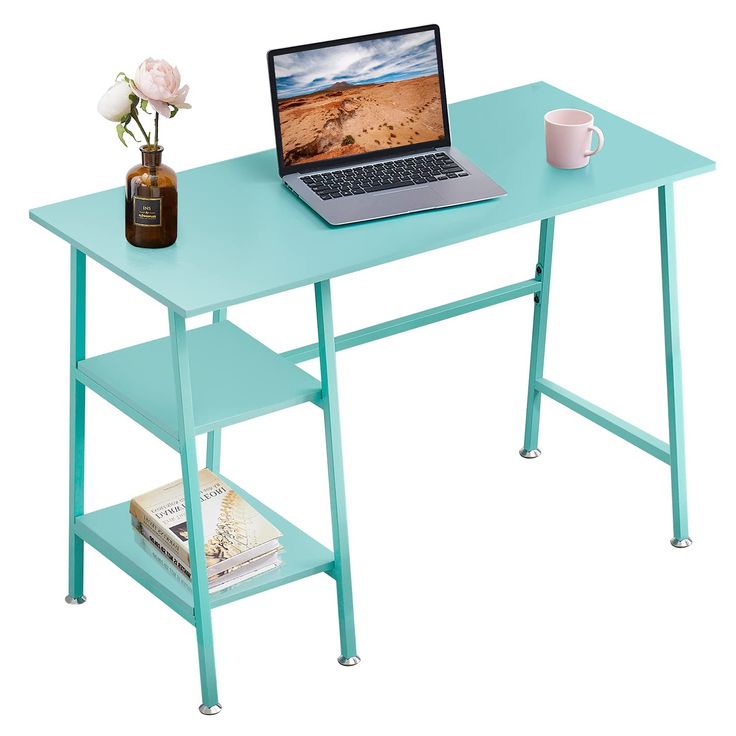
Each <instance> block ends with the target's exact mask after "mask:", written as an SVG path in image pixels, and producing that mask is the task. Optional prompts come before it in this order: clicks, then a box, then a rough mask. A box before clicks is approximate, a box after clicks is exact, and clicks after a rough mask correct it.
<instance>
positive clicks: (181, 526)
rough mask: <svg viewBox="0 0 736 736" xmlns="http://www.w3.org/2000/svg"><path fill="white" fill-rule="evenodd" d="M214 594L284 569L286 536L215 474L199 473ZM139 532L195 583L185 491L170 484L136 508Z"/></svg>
mask: <svg viewBox="0 0 736 736" xmlns="http://www.w3.org/2000/svg"><path fill="white" fill-rule="evenodd" d="M199 487H200V499H201V501H202V522H203V527H204V543H205V544H204V551H205V560H206V564H207V578H208V583H209V589H210V592H213V591H216V590H222V589H223V588H227V587H229V586H231V585H234V584H235V583H240V582H242V581H243V580H246V579H248V578H251V577H253V576H254V575H259V574H260V573H263V572H266V571H267V570H273V569H274V568H275V567H277V566H278V565H280V564H281V560H280V559H279V552H280V551H281V550H282V549H283V547H281V545H280V543H279V537H281V532H280V531H279V530H278V529H277V528H276V527H275V526H274V525H273V524H271V522H270V521H268V520H267V519H265V518H264V517H263V516H261V514H259V513H258V512H257V511H256V510H255V509H254V508H253V507H252V506H251V505H250V504H249V503H247V502H246V501H245V499H244V498H243V497H242V496H241V495H240V494H239V493H237V492H236V491H234V490H233V489H232V488H230V487H229V486H228V485H227V484H226V483H223V481H222V480H220V478H218V477H217V476H216V475H215V474H214V473H213V472H212V471H211V470H207V469H204V470H201V471H200V473H199ZM130 514H131V520H132V522H133V528H134V529H135V530H136V531H137V532H138V533H139V534H140V535H141V536H142V538H143V540H144V545H145V546H146V548H147V549H148V550H149V551H150V552H151V554H153V555H154V556H155V557H157V558H158V559H159V560H160V561H161V562H162V563H163V564H165V565H168V566H169V567H170V568H171V569H172V571H176V572H178V574H179V575H180V576H182V577H184V578H186V580H188V581H189V582H191V577H192V574H191V567H190V561H189V545H188V538H189V537H188V533H187V519H186V511H185V507H184V486H183V484H182V482H181V480H177V481H174V482H173V483H168V484H167V485H165V486H161V488H157V489H155V490H153V491H149V492H148V493H144V494H143V495H141V496H136V497H135V498H134V499H133V500H132V501H131V502H130Z"/></svg>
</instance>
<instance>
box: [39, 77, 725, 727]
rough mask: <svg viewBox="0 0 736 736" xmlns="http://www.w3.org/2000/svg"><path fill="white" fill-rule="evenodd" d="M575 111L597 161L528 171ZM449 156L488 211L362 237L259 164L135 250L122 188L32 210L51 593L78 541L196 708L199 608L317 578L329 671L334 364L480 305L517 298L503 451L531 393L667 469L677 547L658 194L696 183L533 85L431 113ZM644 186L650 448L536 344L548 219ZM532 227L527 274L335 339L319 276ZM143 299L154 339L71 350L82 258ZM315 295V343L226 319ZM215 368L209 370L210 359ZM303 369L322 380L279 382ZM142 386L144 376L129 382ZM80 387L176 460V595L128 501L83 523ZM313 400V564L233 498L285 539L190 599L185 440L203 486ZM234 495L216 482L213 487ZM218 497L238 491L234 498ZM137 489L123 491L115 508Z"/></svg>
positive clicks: (342, 616) (549, 239)
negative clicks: (485, 195)
mask: <svg viewBox="0 0 736 736" xmlns="http://www.w3.org/2000/svg"><path fill="white" fill-rule="evenodd" d="M559 107H582V108H585V109H587V110H590V111H592V112H593V113H594V114H595V117H596V122H597V123H598V124H599V125H600V126H601V128H602V129H603V130H604V131H605V133H606V149H605V151H604V152H603V154H602V155H600V156H597V157H596V158H595V159H594V160H593V161H592V162H591V165H590V166H589V167H588V168H586V169H582V170H579V171H559V170H557V169H554V168H552V167H550V166H548V165H547V163H546V161H545V154H544V136H543V126H542V118H543V115H544V113H545V112H547V111H548V110H551V109H554V108H559ZM450 117H451V122H452V132H453V138H454V142H455V143H456V145H457V146H458V147H459V148H460V149H461V150H462V151H464V152H465V153H466V154H467V155H468V156H470V158H471V159H472V160H473V161H474V162H476V163H477V164H478V165H479V166H480V167H481V168H483V169H485V170H486V171H488V172H489V173H490V174H491V175H492V176H493V177H494V178H495V179H497V180H498V181H499V182H500V183H501V184H502V185H503V186H504V187H505V188H506V189H507V190H508V192H509V196H508V197H506V198H503V199H499V200H495V201H491V202H482V203H478V204H473V205H467V206H464V207H457V208H454V209H446V210H437V211H434V212H426V213H420V214H415V215H408V216H404V217H398V218H393V219H387V220H380V221H377V222H372V223H361V224H356V225H349V226H346V227H340V228H332V227H330V226H328V225H326V224H325V223H324V222H323V221H322V220H321V219H320V218H318V217H317V216H316V215H315V214H314V213H312V212H311V210H309V209H308V208H307V207H305V206H304V205H303V204H301V203H300V202H299V201H298V200H297V199H296V198H295V197H294V196H293V195H292V194H291V193H290V192H288V191H287V190H286V189H285V188H284V187H283V186H281V185H280V183H279V180H278V177H277V174H276V161H275V154H274V152H273V151H264V152H261V153H257V154H254V155H251V156H244V157H242V158H236V159H232V160H230V161H224V162H221V163H217V164H212V165H210V166H203V167H201V168H198V169H192V170H190V171H185V172H183V173H182V174H181V175H180V177H179V182H180V186H179V190H180V195H179V196H180V226H179V231H180V235H179V240H178V241H177V243H176V245H175V246H173V247H171V248H168V249H164V250H160V251H146V250H140V249H137V248H133V247H131V246H129V245H128V244H127V243H126V241H125V238H124V234H123V231H124V228H123V206H122V200H123V192H122V188H117V189H111V190H109V191H105V192H99V193H97V194H92V195H89V196H87V197H80V198H79V199H73V200H70V201H67V202H61V203H58V204H52V205H48V206H46V207H39V208H37V209H34V210H31V213H30V216H31V218H32V219H33V220H35V221H36V222H37V223H39V224H40V225H43V226H44V227H45V228H47V229H48V230H50V231H51V232H53V233H55V234H56V235H58V236H59V237H61V238H63V239H64V240H65V241H67V242H68V243H70V244H71V315H70V316H71V321H70V323H71V373H70V396H71V413H70V478H69V595H68V596H67V601H68V602H70V603H82V602H83V601H84V600H85V598H84V593H83V553H84V543H85V542H86V543H87V544H89V545H91V546H92V547H95V548H96V549H97V550H98V551H99V552H101V553H102V554H103V555H105V556H106V557H108V558H109V559H110V560H111V561H112V562H113V563H114V564H116V565H117V566H118V567H120V568H121V569H123V570H124V571H125V572H127V573H128V574H129V575H130V576H131V577H133V578H134V579H135V580H137V581H138V582H139V583H141V584H142V585H144V586H145V587H146V588H147V589H148V590H150V591H151V592H152V593H153V594H154V595H156V596H157V597H158V598H160V599H161V600H162V601H163V602H164V603H166V604H167V605H169V606H170V607H171V608H172V609H173V610H175V611H176V612H177V613H179V614H180V615H181V616H183V617H184V618H185V619H187V620H188V621H190V622H191V623H192V624H194V626H195V629H196V632H197V644H198V648H199V660H200V681H201V688H202V706H201V707H200V710H202V712H204V713H208V714H209V713H214V712H217V711H219V703H218V697H217V683H216V677H215V659H214V649H213V637H212V622H211V609H212V608H214V607H216V606H220V605H224V604H226V603H231V602H233V601H235V600H237V599H240V598H244V597H246V596H250V595H253V594H255V593H260V592H262V591H264V590H267V589H269V588H273V587H275V586H278V585H283V584H284V583H289V582H291V581H293V580H297V579H299V578H303V577H306V576H308V575H313V574H316V573H322V572H324V573H327V574H328V575H330V576H331V577H332V578H334V580H335V583H336V589H337V605H338V614H339V616H338V617H339V624H340V647H341V655H340V658H339V660H338V661H339V662H340V663H341V664H344V665H351V664H356V663H357V662H358V661H359V659H358V656H357V650H356V644H355V630H354V620H353V603H352V588H351V580H350V558H349V551H348V533H347V516H346V509H345V489H344V481H343V466H342V452H341V437H340V416H339V410H338V396H337V374H336V364H335V353H336V351H337V350H342V349H346V348H349V347H352V346H355V345H360V344H363V343H366V342H369V341H372V340H377V339H380V338H382V337H387V336H389V335H394V334H397V333H399V332H403V331H406V330H411V329H414V328H416V327H421V326H422V325H427V324H431V323H433V322H437V321H439V320H443V319H447V318H449V317H453V316H455V315H459V314H463V313H466V312H469V311H473V310H476V309H480V308H483V307H486V306H490V305H492V304H498V303H500V302H504V301H507V300H509V299H515V298H517V297H522V296H529V297H532V298H533V299H534V303H535V306H534V322H533V325H532V347H531V361H530V363H531V364H530V372H529V390H528V400H527V407H526V430H525V434H524V443H523V447H522V449H521V455H522V456H523V457H525V458H533V457H536V456H538V455H539V449H538V443H537V439H538V434H539V410H540V403H541V397H542V395H545V396H547V397H549V398H552V399H554V400H555V401H558V402H560V403H562V404H564V405H565V406H567V407H569V408H570V409H572V410H573V411H575V412H578V413H579V414H581V415H583V416H585V417H587V418H588V419H590V420H591V421H593V422H595V423H597V424H599V425H600V426H602V427H605V428H606V429H608V430H610V431H611V432H613V433H614V434H616V435H618V436H619V437H621V438H623V439H625V440H627V441H628V442H630V443H632V444H633V445H635V446H637V447H639V448H640V449H642V450H644V451H645V452H648V453H649V454H650V455H652V456H654V457H655V458H657V459H658V460H661V461H662V462H664V463H667V464H668V465H669V466H670V468H671V482H672V510H673V522H674V535H673V539H672V544H673V545H674V546H676V547H685V546H688V545H689V544H690V539H689V537H688V527H687V503H686V492H685V454H684V445H683V439H682V429H683V418H682V397H681V379H680V349H679V336H678V317H677V286H676V271H675V240H674V237H675V232H674V210H673V191H672V190H673V183H674V182H675V181H677V180H678V179H683V178H685V177H688V176H693V175H695V174H700V173H704V172H706V171H710V170H712V169H713V168H714V163H713V162H712V161H710V160H708V159H706V158H703V157H702V156H699V155H697V154H696V153H693V152H692V151H688V150H686V149H684V148H681V147H680V146H677V145H675V144H674V143H671V142H669V141H667V140H664V139H663V138H660V137H658V136H656V135H654V134H653V133H650V132H648V131H646V130H643V129H641V128H639V127H637V126H636V125H633V124H631V123H629V122H627V121H625V120H622V119H621V118H618V117H616V116H615V115H612V114H611V113H608V112H606V111H605V110H601V109H599V108H597V107H595V106H594V105H591V104H589V103H587V102H584V101H583V100H579V99H577V98H575V97H572V96H571V95H568V94H567V93H565V92H562V91H561V90H559V89H556V88H554V87H551V86H549V85H547V84H544V83H541V82H539V83H536V84H531V85H527V86H525V87H519V88H517V89H512V90H508V91H505V92H499V93H497V94H493V95H487V96H484V97H477V98H475V99H472V100H467V101H465V102H460V103H457V104H455V105H452V106H451V107H450ZM654 187H657V188H658V190H659V222H660V249H661V257H662V294H663V300H664V336H665V348H666V365H665V368H666V380H667V397H668V410H669V413H668V416H669V437H668V438H667V441H665V440H661V439H658V438H656V437H653V436H651V435H649V434H648V433H646V432H643V431H642V430H640V429H638V428H637V427H635V426H633V425H631V424H629V423H628V422H626V421H624V420H623V419H620V418H618V417H617V416H615V415H613V414H611V413H609V412H607V411H605V410H603V409H601V408H599V407H597V406H595V405H593V404H591V403H590V402H588V401H586V400H585V399H582V398H580V397H579V396H576V395H575V394H574V393H572V392H571V391H568V390H567V389H566V388H563V387H561V386H558V385H556V384H555V383H553V382H552V381H550V380H548V379H547V378H546V377H545V376H544V370H543V368H544V347H545V335H546V326H547V305H548V301H549V288H550V270H551V265H552V244H553V236H554V224H555V217H556V216H557V215H561V214H563V213H565V212H571V211H573V210H576V209H580V208H582V207H587V206H589V205H593V204H596V203H598V202H604V201H607V200H610V199H614V198H616V197H622V196H625V195H627V194H632V193H634V192H639V191H643V190H645V189H651V188H654ZM537 220H539V221H540V222H541V228H540V238H539V256H538V259H537V263H536V264H530V272H531V277H530V278H529V279H526V280H524V281H521V282H519V283H516V284H511V285H509V286H503V287H500V288H495V289H493V290H491V291H488V292H485V293H483V294H478V295H475V296H471V297H469V298H467V299H462V300H460V301H456V302H452V303H450V304H445V305H442V306H440V307H436V308H433V309H428V310H425V311H422V312H419V313H416V314H412V315H408V316H405V317H400V318H398V319H395V320H391V321H389V322H384V323H381V324H377V325H372V326H370V327H367V328H365V329H361V330H357V331H355V332H351V333H349V334H346V335H340V336H337V337H336V336H335V335H334V332H333V322H332V304H331V298H330V281H331V279H333V278H335V277H338V276H341V275H343V274H347V273H351V272H354V271H358V270H360V269H364V268H368V267H371V266H376V265H378V264H381V263H387V262H389V261H393V260H396V259H399V258H406V257H407V256H411V255H414V254H417V253H422V252H424V251H428V250H432V249H434V248H440V247H443V246H447V245H451V244H452V243H457V242H460V241H463V240H467V239H470V238H475V237H478V236H480V235H486V234H488V233H493V232H498V231H499V230H505V229H506V228H510V227H514V226H516V225H522V224H525V223H528V222H532V221H537ZM87 256H90V257H91V258H93V259H94V260H96V261H97V262H99V263H101V264H102V265H104V266H106V267H107V268H109V269H110V270H111V271H114V272H115V273H116V274H118V275H119V276H121V277H122V278H124V279H126V280H127V281H129V282H130V283H131V284H133V285H134V286H136V287H138V288H139V289H141V290H143V291H145V292H146V293H147V294H149V295H150V296H151V297H153V298H154V299H155V300H157V301H159V302H161V304H163V305H164V306H165V307H166V308H167V309H168V314H169V328H170V329H169V335H168V336H167V337H164V338H162V339H160V340H155V341H153V342H149V343H144V344H141V345H135V346H133V347H128V348H123V349H121V350H117V351H115V352H112V353H108V354H106V355H100V356H94V357H88V356H87V355H86V352H85V274H86V270H85V265H86V257H87ZM312 284H313V285H314V289H315V301H316V321H317V333H318V341H317V342H316V343H314V344H312V345H305V346H302V347H298V348H295V349H293V350H289V351H287V352H285V353H282V354H280V355H279V354H276V353H274V352H273V351H271V350H270V349H269V348H267V347H266V346H265V345H263V344H261V343H259V342H258V341H256V340H255V339H253V338H252V337H251V336H250V335H248V334H246V333H245V332H243V331H242V330H240V329H239V328H237V327H236V326H235V325H233V324H232V323H230V322H228V321H227V318H226V309H227V307H228V306H230V305H232V304H240V303H242V302H246V301H249V300H251V299H258V298H260V297H263V296H266V295H268V294H274V293H277V292H280V291H286V290H287V289H293V288H296V287H299V286H305V285H312ZM204 312H212V313H213V322H212V324H211V325H208V326H205V327H200V328H198V329H194V330H189V331H187V329H186V318H187V317H192V316H194V315H198V314H202V313H204ZM212 355H217V356H218V357H219V359H218V360H211V356H212ZM317 356H318V357H319V359H320V366H321V376H320V378H321V380H320V381H317V380H315V379H314V378H312V377H311V376H309V375H308V374H307V373H305V372H304V371H302V370H301V369H300V368H299V367H298V365H297V364H298V363H300V362H302V361H304V360H307V359H310V358H314V357H317ZM141 376H145V377H146V378H145V380H142V379H141V378H140V377H141ZM87 388H89V389H91V390H92V391H95V392H96V393H98V394H99V395H100V396H102V397H103V398H105V399H107V400H108V401H109V402H110V403H111V404H113V405H114V406H116V407H117V408H118V409H120V410H121V411H123V412H125V413H126V414H127V415H128V416H130V417H131V418H133V419H134V420H135V421H137V422H139V423H140V424H141V425H142V426H143V427H145V428H146V429H148V430H150V431H151V432H152V433H153V434H154V435H155V436H157V437H158V438H159V439H161V440H163V441H164V442H165V443H166V444H168V445H169V446H170V447H172V448H173V449H175V450H176V451H177V452H178V453H180V455H181V466H182V476H183V478H184V484H185V492H186V502H187V523H188V525H189V529H190V531H191V533H190V537H189V547H190V554H191V559H192V585H191V587H190V586H187V585H184V584H183V583H181V582H180V581H179V580H178V579H177V578H175V577H173V576H171V575H170V574H169V572H168V570H167V569H166V568H164V567H163V566H162V565H160V564H159V563H158V561H157V560H155V559H153V558H152V557H150V556H149V555H148V554H147V551H146V549H145V548H144V547H143V546H142V545H141V544H140V543H138V540H137V538H136V535H135V534H134V532H133V531H132V529H131V525H130V521H129V518H128V504H127V501H125V502H123V503H121V504H119V505H116V506H112V507H110V508H106V509H101V510H96V511H89V512H85V509H84V431H85V422H84V401H85V390H86V389H87ZM302 402H312V403H313V404H315V405H317V406H318V407H319V408H320V409H321V410H322V411H323V413H324V425H325V437H326V447H327V465H328V471H329V472H328V477H329V493H330V504H331V513H332V533H333V539H332V542H333V549H332V550H329V549H327V548H325V547H323V546H322V545H321V544H319V543H318V542H316V541H315V540H314V539H312V538H311V537H310V536H309V535H307V534H305V533H304V532H303V531H301V530H300V529H298V528H297V527H295V526H293V525H292V524H290V523H289V522H288V521H287V520H286V519H284V518H283V517H281V516H279V515H278V514H277V513H276V512H274V511H272V510H271V509H269V508H268V507H266V506H265V505H264V504H262V503H261V502H260V501H258V500H256V499H254V498H253V497H252V496H250V495H248V494H247V493H246V492H245V491H243V490H242V489H238V490H239V491H240V492H241V493H243V495H244V496H245V497H246V498H248V499H249V500H250V501H251V502H252V503H254V504H255V505H256V506H257V507H258V508H259V510H260V511H261V512H262V513H263V514H265V515H266V516H268V517H269V518H270V519H271V520H272V521H273V523H274V524H275V525H276V526H277V527H279V528H280V529H281V530H282V531H283V532H284V547H285V552H284V554H283V559H284V563H283V565H282V566H281V568H279V569H278V570H275V571H272V572H269V573H266V574H264V575H261V576H258V577H256V578H253V579H252V580H248V581H245V582H243V583H241V584H239V585H236V586H234V587H232V588H229V589H227V590H225V591H221V592H217V593H214V594H212V595H210V594H209V591H208V589H207V584H206V580H207V576H206V571H205V561H204V545H203V532H202V518H201V509H200V506H199V504H198V503H194V504H192V503H190V501H191V499H195V500H196V498H197V492H198V486H197V470H198V461H197V456H196V447H195V436H196V435H198V434H203V433H206V434H207V458H206V463H207V466H208V467H209V468H211V469H212V470H213V471H215V472H219V466H220V437H221V431H222V429H223V428H224V427H226V426H228V425H230V424H233V423H235V422H240V421H244V420H247V419H250V418H252V417H256V416H259V415H262V414H265V413H268V412H272V411H277V410H280V409H284V408H287V407H289V406H294V405H296V404H298V403H302ZM227 482H228V483H230V484H231V485H233V486H235V484H234V483H232V481H227ZM235 487H236V488H237V486H235ZM140 490H141V489H140V488H135V489H131V495H132V494H133V493H137V492H139V491H140Z"/></svg>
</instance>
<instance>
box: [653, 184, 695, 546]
mask: <svg viewBox="0 0 736 736" xmlns="http://www.w3.org/2000/svg"><path fill="white" fill-rule="evenodd" d="M659 239H660V245H661V250H662V299H663V303H664V349H665V363H666V368H667V410H668V417H669V437H670V473H671V477H672V520H673V524H674V537H673V538H672V540H671V543H672V545H673V546H674V547H689V546H690V545H691V544H692V540H691V539H690V537H689V536H688V528H687V491H686V487H685V443H684V437H683V418H682V366H681V361H680V334H679V315H678V308H677V268H676V265H675V203H674V198H673V192H672V184H665V185H664V186H661V187H659Z"/></svg>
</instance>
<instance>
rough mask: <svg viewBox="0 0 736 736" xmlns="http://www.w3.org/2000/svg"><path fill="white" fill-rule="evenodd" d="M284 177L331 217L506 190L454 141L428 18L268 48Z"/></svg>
mask: <svg viewBox="0 0 736 736" xmlns="http://www.w3.org/2000/svg"><path fill="white" fill-rule="evenodd" d="M268 70H269V77H270V81H271V100H272V102H273V117H274V127H275V129H276V152H277V156H278V165H279V175H280V176H281V179H282V181H283V182H284V184H285V185H286V186H287V187H288V188H289V189H290V190H291V191H292V192H293V193H294V194H295V195H296V196H297V197H299V198H300V199H301V200H302V201H303V202H304V203H305V204H307V205H309V207H311V208H312V209H313V210H314V211H315V212H316V213H317V214H318V215H319V216H320V217H322V218H324V219H325V220H326V221H327V222H328V223H330V224H331V225H345V224H348V223H353V222H362V221H364V220H375V219H378V218H381V217H391V216H393V215H401V214H405V213H408V212H419V211H421V210H431V209H436V208H438V207H451V206H454V205H460V204H466V203H469V202H479V201H481V200H485V199H493V198H494V197H500V196H503V195H504V194H506V192H505V191H504V190H503V189H502V188H501V187H500V186H499V185H498V184H496V182H494V181H493V179H491V178H489V177H488V176H487V175H486V174H485V173H484V172H483V171H481V170H480V169H479V168H478V167H477V166H475V165H474V164H473V163H472V162H471V161H470V160H468V159H467V158H466V157H465V156H463V154H462V153H460V151H458V150H457V148H454V147H453V145H452V143H451V140H450V126H449V121H448V115H447V99H446V97H445V79H444V74H443V70H442V53H441V51H440V29H439V27H438V26H436V25H428V26H420V27H417V28H406V29H403V30H400V31H388V32H386V33H374V34H371V35H367V36H356V37H354V38H343V39H340V40H337V41H326V42H323V43H313V44H308V45H305V46H293V47H291V48H284V49H276V50H274V51H269V52H268Z"/></svg>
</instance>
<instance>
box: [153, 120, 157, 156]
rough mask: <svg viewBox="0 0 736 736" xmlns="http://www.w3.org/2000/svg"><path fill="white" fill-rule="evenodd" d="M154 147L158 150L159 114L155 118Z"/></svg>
mask: <svg viewBox="0 0 736 736" xmlns="http://www.w3.org/2000/svg"><path fill="white" fill-rule="evenodd" d="M153 130H154V134H153V146H154V148H158V113H156V116H155V117H154V118H153Z"/></svg>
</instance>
